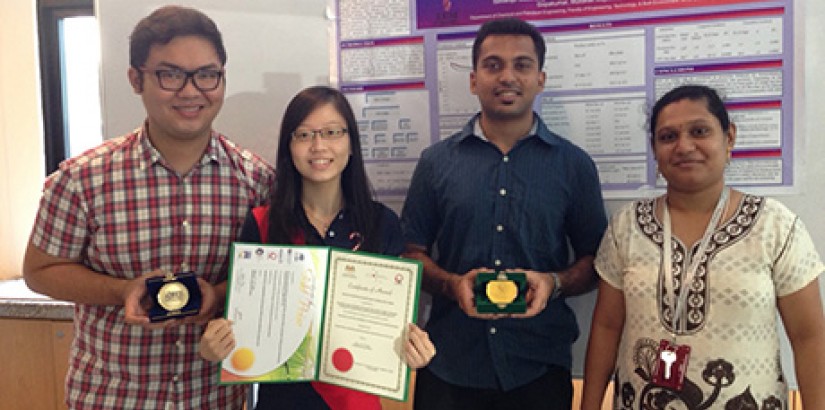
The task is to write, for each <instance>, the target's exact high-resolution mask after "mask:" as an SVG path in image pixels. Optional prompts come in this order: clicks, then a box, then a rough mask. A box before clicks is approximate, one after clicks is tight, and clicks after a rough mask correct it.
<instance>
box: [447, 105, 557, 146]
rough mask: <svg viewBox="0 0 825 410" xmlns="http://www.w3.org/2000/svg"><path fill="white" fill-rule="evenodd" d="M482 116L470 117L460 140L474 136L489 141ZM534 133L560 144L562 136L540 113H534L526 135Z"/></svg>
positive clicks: (544, 139) (552, 142)
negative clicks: (539, 115)
mask: <svg viewBox="0 0 825 410" xmlns="http://www.w3.org/2000/svg"><path fill="white" fill-rule="evenodd" d="M480 118H481V113H477V114H476V115H475V116H473V118H472V119H470V121H469V122H467V124H466V125H465V126H464V128H462V129H461V131H460V132H459V141H464V140H465V139H467V138H468V137H471V136H473V137H476V138H478V139H480V140H482V141H486V142H489V140H488V139H487V137H486V136H485V135H484V131H482V129H481V124H480V121H479V120H480ZM533 135H535V136H537V137H538V138H539V139H540V140H542V141H544V142H545V143H547V144H549V145H556V144H558V143H559V138H561V137H559V136H558V135H556V134H554V133H553V132H551V131H550V130H549V129H548V128H547V125H545V124H544V121H542V120H541V118H539V117H538V115H536V114H535V113H533V125H532V126H531V127H530V132H528V133H527V135H525V137H530V136H533ZM522 139H524V138H522Z"/></svg>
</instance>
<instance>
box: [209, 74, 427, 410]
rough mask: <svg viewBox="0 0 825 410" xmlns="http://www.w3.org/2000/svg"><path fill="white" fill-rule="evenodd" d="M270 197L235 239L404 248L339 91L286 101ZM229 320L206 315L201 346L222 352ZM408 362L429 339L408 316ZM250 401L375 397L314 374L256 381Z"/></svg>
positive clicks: (416, 361) (323, 402)
mask: <svg viewBox="0 0 825 410" xmlns="http://www.w3.org/2000/svg"><path fill="white" fill-rule="evenodd" d="M275 170H276V171H275V172H276V181H275V186H274V187H273V188H272V190H271V195H270V205H269V206H265V207H258V208H255V209H253V210H252V212H251V213H250V215H249V216H248V217H247V220H246V222H245V224H244V227H243V229H242V232H241V237H240V239H239V240H240V241H242V242H261V243H275V244H298V245H302V244H308V245H324V246H334V247H339V248H347V249H353V250H362V251H367V252H372V253H381V254H386V255H400V254H401V252H402V251H403V250H404V241H403V238H402V236H401V227H400V224H399V220H398V216H397V215H396V214H395V213H394V212H393V211H392V210H390V209H389V208H388V207H386V206H385V205H383V204H381V203H379V202H376V201H375V200H374V199H373V196H372V190H371V187H370V183H369V180H368V179H367V174H366V171H365V169H364V161H363V158H362V156H361V143H360V137H359V135H358V127H357V124H356V122H355V115H354V114H353V112H352V108H351V107H350V105H349V103H348V102H347V100H346V97H344V95H343V94H341V93H340V92H339V91H337V90H335V89H332V88H329V87H321V86H319V87H310V88H307V89H305V90H303V91H301V92H300V93H298V95H296V96H295V97H294V98H293V99H292V101H291V102H290V103H289V105H288V106H287V108H286V112H285V113H284V119H283V122H282V124H281V138H280V141H279V144H278V153H277V159H276V165H275ZM234 344H235V343H234V337H233V335H232V330H231V326H230V324H229V322H228V321H227V320H225V319H217V320H214V321H212V322H210V324H209V326H208V327H207V329H206V331H205V332H204V335H203V338H202V340H201V354H202V355H203V356H204V357H205V358H207V359H208V360H213V361H218V360H223V359H224V358H225V357H226V356H227V355H228V354H229V353H230V352H231V351H232V349H233V348H234ZM404 354H405V360H406V362H407V363H408V364H409V365H410V366H411V367H413V368H418V367H422V366H424V365H426V364H427V363H429V361H430V359H432V357H433V355H434V354H435V347H434V346H433V344H432V343H431V342H430V340H429V337H428V336H427V334H426V333H425V332H424V331H422V330H421V329H419V328H418V327H417V326H415V325H413V324H411V325H410V330H409V339H408V342H407V343H406V345H405V349H404ZM255 408H256V409H276V408H277V409H281V408H300V409H334V410H337V409H358V410H364V409H376V410H380V408H381V405H380V401H379V399H378V397H376V396H373V395H370V394H367V393H363V392H358V391H353V390H349V389H346V388H343V387H338V386H333V385H329V384H325V383H321V382H311V383H289V384H271V383H270V384H261V385H260V387H259V391H258V402H257V405H256V407H255Z"/></svg>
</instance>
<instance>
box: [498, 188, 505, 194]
mask: <svg viewBox="0 0 825 410" xmlns="http://www.w3.org/2000/svg"><path fill="white" fill-rule="evenodd" d="M498 194H499V195H501V196H507V190H506V189H504V188H501V189H499V190H498Z"/></svg>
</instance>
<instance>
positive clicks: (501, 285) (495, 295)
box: [486, 279, 518, 308]
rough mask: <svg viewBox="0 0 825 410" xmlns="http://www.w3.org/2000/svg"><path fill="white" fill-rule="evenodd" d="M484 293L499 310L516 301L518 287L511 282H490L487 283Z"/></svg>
mask: <svg viewBox="0 0 825 410" xmlns="http://www.w3.org/2000/svg"><path fill="white" fill-rule="evenodd" d="M486 291H487V299H489V300H490V302H492V303H494V304H496V305H498V306H499V307H500V308H503V307H504V306H506V305H507V304H509V303H511V302H512V301H514V300H516V297H517V296H518V286H516V283H515V282H513V281H512V280H501V279H495V280H491V281H489V282H487V289H486Z"/></svg>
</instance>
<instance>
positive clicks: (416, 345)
mask: <svg viewBox="0 0 825 410" xmlns="http://www.w3.org/2000/svg"><path fill="white" fill-rule="evenodd" d="M433 356H435V345H433V342H431V341H430V336H429V335H428V334H427V332H425V331H423V330H421V328H419V327H418V326H416V325H415V324H413V323H410V326H409V331H408V332H407V342H406V343H405V344H404V361H405V362H407V365H408V366H410V367H412V368H413V369H418V368H421V367H424V366H426V365H427V364H429V363H430V360H432V359H433Z"/></svg>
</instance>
